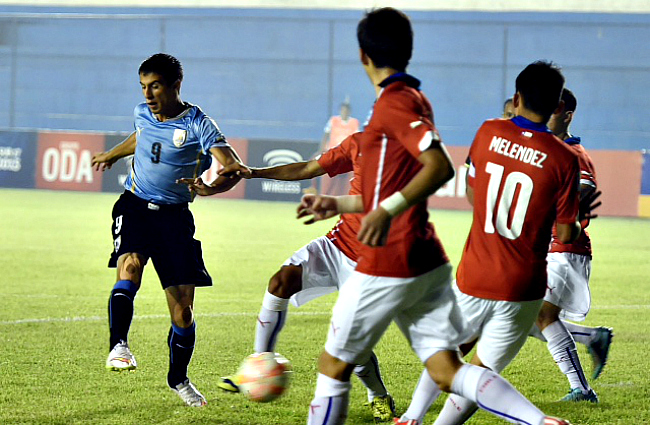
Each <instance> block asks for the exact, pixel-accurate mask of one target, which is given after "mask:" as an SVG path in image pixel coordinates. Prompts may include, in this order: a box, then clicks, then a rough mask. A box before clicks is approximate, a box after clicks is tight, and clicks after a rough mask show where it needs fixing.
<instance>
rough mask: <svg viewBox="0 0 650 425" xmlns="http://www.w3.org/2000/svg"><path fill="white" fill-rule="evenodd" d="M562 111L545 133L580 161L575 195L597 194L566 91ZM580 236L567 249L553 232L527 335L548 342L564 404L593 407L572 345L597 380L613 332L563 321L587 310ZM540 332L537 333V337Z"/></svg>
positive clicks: (584, 244)
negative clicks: (564, 386)
mask: <svg viewBox="0 0 650 425" xmlns="http://www.w3.org/2000/svg"><path fill="white" fill-rule="evenodd" d="M562 101H563V102H564V109H563V110H562V112H559V113H557V114H553V116H552V117H551V119H550V120H549V123H548V125H549V128H550V129H551V131H553V133H554V134H555V135H556V136H557V137H559V138H560V139H562V140H564V142H565V143H566V144H567V145H568V146H569V147H570V148H571V149H572V150H574V151H575V152H576V153H577V154H578V158H579V161H580V192H581V193H584V194H585V195H588V194H589V193H591V192H593V191H594V190H596V173H595V171H594V165H593V163H592V161H591V158H590V157H589V154H588V153H587V151H586V150H585V148H584V147H583V146H582V145H581V144H580V138H579V137H575V136H573V135H572V134H571V133H570V131H569V126H570V125H571V121H572V120H573V116H574V114H575V110H576V106H577V100H576V98H575V96H574V94H573V93H572V92H571V90H569V89H566V88H565V89H564V91H563V92H562ZM588 224H589V222H588V221H586V222H584V223H583V226H582V227H583V230H582V232H580V236H579V237H578V239H576V240H575V241H573V242H572V243H568V244H566V243H563V242H562V241H561V240H560V239H559V238H558V236H557V231H556V229H555V228H554V229H553V239H552V242H551V249H550V251H549V254H548V256H547V262H548V266H547V269H546V270H547V272H548V287H547V289H546V296H545V297H544V303H543V304H542V308H541V310H540V312H539V315H538V318H537V326H535V327H533V330H532V332H531V335H533V336H535V337H537V338H539V339H541V340H542V341H547V342H548V349H549V351H550V352H551V355H552V356H553V359H554V360H555V363H557V365H558V367H559V368H560V370H561V371H562V372H563V373H564V374H565V375H566V376H567V379H568V380H569V384H570V385H571V390H570V391H569V394H567V395H566V396H565V397H564V398H563V399H562V400H563V401H590V402H593V403H597V402H598V396H597V395H596V393H595V391H594V390H593V389H592V388H591V387H590V386H589V383H588V382H587V378H586V377H585V375H584V372H583V370H582V365H581V364H580V358H579V357H578V351H577V349H576V344H575V341H576V340H580V341H581V342H583V343H584V344H586V345H587V347H588V349H589V353H590V354H591V356H592V359H593V361H594V373H593V375H592V377H593V379H596V378H598V376H600V373H601V372H602V370H603V367H604V366H605V364H606V362H607V356H608V353H609V347H610V344H611V341H612V336H613V333H612V330H611V329H610V328H606V327H597V328H592V327H587V326H581V325H577V324H575V323H571V322H566V321H564V320H561V319H560V318H563V319H569V320H576V321H583V320H584V319H585V318H586V317H587V313H588V312H589V309H590V307H591V294H590V293H589V275H590V274H591V240H590V238H589V235H588V234H587V232H586V231H585V230H584V228H586V227H587V225H588ZM540 329H541V331H540Z"/></svg>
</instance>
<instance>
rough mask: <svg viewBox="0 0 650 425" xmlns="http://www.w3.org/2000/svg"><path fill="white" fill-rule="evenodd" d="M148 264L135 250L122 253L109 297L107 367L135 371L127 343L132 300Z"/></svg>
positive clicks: (131, 318) (114, 369)
mask: <svg viewBox="0 0 650 425" xmlns="http://www.w3.org/2000/svg"><path fill="white" fill-rule="evenodd" d="M145 263H146V258H145V257H143V256H141V255H139V254H136V253H127V254H123V255H121V256H120V258H119V259H118V262H117V282H116V283H115V286H113V290H112V291H111V295H110V297H109V300H108V326H109V335H110V336H109V350H110V352H109V354H108V358H107V359H106V369H108V370H113V371H122V370H134V369H135V368H136V367H137V363H136V361H135V357H134V356H133V353H131V350H130V348H129V345H128V334H129V329H130V328H131V321H132V320H133V303H134V300H135V296H136V294H137V292H138V289H140V281H141V278H142V271H143V268H144V264H145Z"/></svg>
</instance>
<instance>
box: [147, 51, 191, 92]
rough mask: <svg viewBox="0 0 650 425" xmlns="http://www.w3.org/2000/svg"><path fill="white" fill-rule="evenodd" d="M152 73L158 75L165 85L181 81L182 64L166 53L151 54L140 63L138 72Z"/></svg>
mask: <svg viewBox="0 0 650 425" xmlns="http://www.w3.org/2000/svg"><path fill="white" fill-rule="evenodd" d="M152 73H153V74H158V75H160V76H161V77H162V78H163V80H164V83H165V85H167V86H172V85H174V84H175V83H176V82H177V81H183V65H181V62H180V61H179V60H178V59H176V58H175V57H173V56H172V55H168V54H166V53H156V54H155V55H151V56H149V57H148V58H147V59H145V60H144V62H142V63H141V64H140V68H138V74H145V75H146V74H152Z"/></svg>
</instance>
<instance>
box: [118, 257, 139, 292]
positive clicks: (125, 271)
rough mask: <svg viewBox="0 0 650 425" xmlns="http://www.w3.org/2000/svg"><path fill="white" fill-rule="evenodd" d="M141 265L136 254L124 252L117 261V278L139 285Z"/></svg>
mask: <svg viewBox="0 0 650 425" xmlns="http://www.w3.org/2000/svg"><path fill="white" fill-rule="evenodd" d="M143 267H144V264H143V261H142V259H141V258H140V257H139V256H138V255H137V254H124V255H123V256H122V257H120V259H119V261H118V273H119V278H120V279H121V280H130V281H132V282H134V283H135V284H137V285H139V284H140V281H141V279H142V268H143Z"/></svg>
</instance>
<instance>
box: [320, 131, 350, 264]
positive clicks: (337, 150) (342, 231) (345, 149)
mask: <svg viewBox="0 0 650 425" xmlns="http://www.w3.org/2000/svg"><path fill="white" fill-rule="evenodd" d="M359 134H360V133H355V134H352V135H351V136H349V137H348V138H346V139H345V140H343V141H342V142H341V143H340V144H339V145H338V146H335V147H333V148H332V149H329V150H327V151H325V152H324V153H323V154H322V155H320V156H319V157H318V159H317V161H318V164H319V165H320V166H321V168H322V169H323V170H325V171H326V172H327V175H328V176H330V177H334V176H337V175H339V174H345V173H348V172H350V171H353V174H352V179H351V180H350V192H349V194H350V195H360V194H361V182H360V180H359V161H358V156H359V137H358V136H359ZM360 228H361V215H360V214H342V215H341V217H340V219H339V221H338V222H337V223H336V225H335V226H334V228H333V229H332V230H330V232H329V233H328V234H327V237H328V238H329V240H331V241H332V243H333V244H334V245H335V246H336V247H337V248H338V249H340V250H341V252H342V253H343V254H345V256H346V257H348V258H349V259H351V260H352V261H357V257H358V252H359V247H360V246H361V242H359V240H358V239H357V233H359V229H360Z"/></svg>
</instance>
